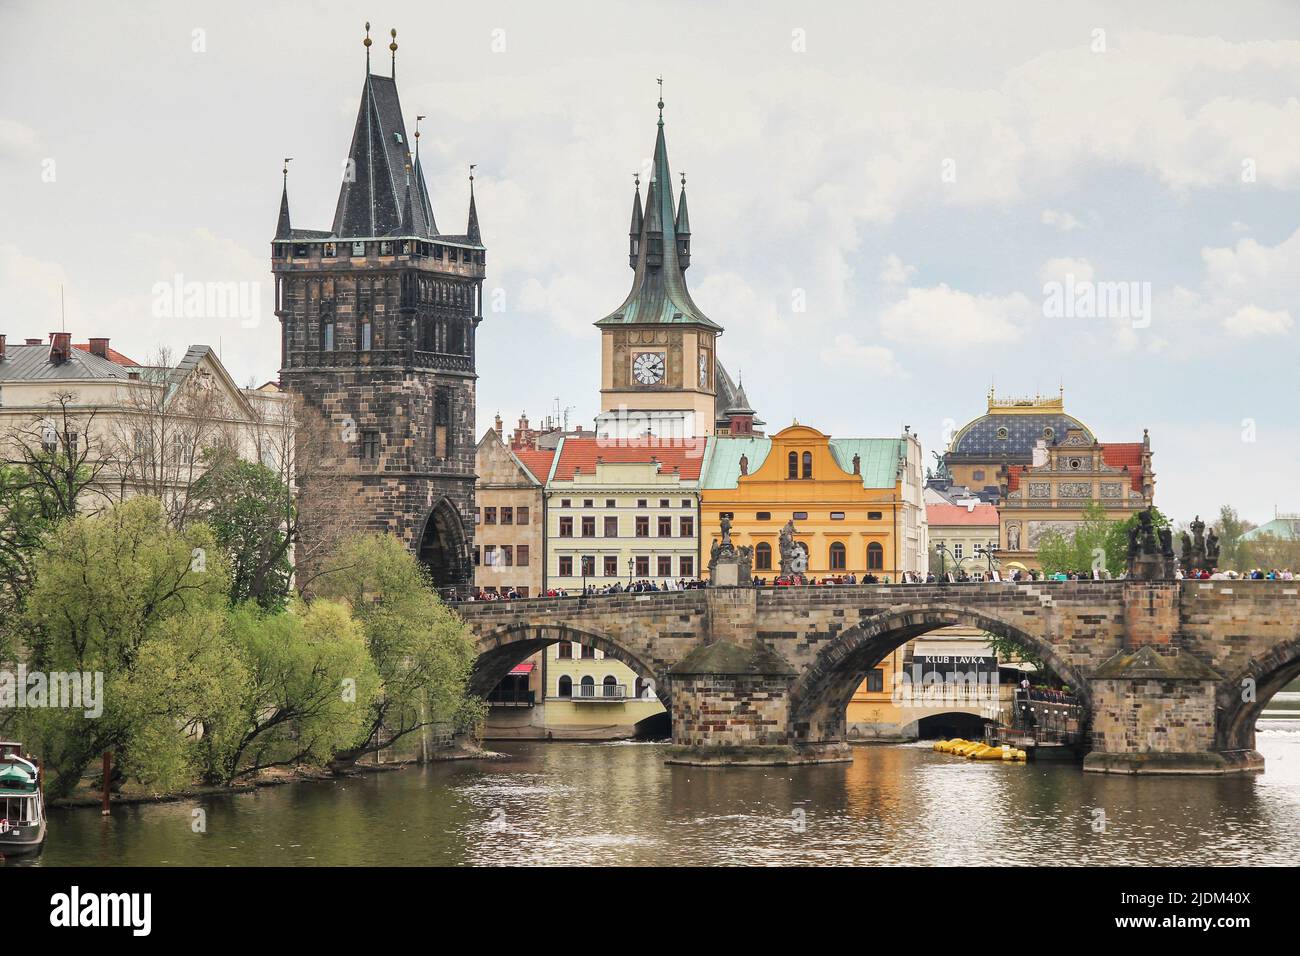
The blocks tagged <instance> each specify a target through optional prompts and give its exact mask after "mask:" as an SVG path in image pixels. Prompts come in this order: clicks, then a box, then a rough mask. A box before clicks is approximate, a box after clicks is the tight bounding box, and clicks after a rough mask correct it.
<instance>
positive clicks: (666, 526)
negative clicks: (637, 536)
mask: <svg viewBox="0 0 1300 956" xmlns="http://www.w3.org/2000/svg"><path fill="white" fill-rule="evenodd" d="M658 525H659V537H661V538H671V537H672V536H673V519H672V518H670V517H668V516H667V515H662V516H660V518H659V522H658Z"/></svg>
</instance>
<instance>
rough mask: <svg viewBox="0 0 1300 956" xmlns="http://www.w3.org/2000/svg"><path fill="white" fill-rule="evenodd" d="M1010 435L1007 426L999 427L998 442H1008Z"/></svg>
mask: <svg viewBox="0 0 1300 956" xmlns="http://www.w3.org/2000/svg"><path fill="white" fill-rule="evenodd" d="M1010 435H1011V433H1010V432H1009V431H1007V426H1006V425H1002V426H999V428H998V431H997V436H998V441H1006V440H1007V438H1009V437H1010Z"/></svg>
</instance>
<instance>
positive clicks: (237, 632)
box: [203, 600, 379, 783]
mask: <svg viewBox="0 0 1300 956" xmlns="http://www.w3.org/2000/svg"><path fill="white" fill-rule="evenodd" d="M230 634H231V638H232V641H233V643H234V645H235V648H236V649H237V652H238V654H239V655H240V657H241V658H242V660H243V662H244V664H245V667H246V672H247V678H246V680H245V681H244V682H243V683H242V684H241V686H240V688H239V690H238V702H237V705H236V706H235V707H234V708H227V709H223V710H221V711H219V712H218V713H216V714H214V715H212V716H210V717H209V718H208V719H206V720H205V721H204V731H205V733H204V739H203V750H204V769H205V777H206V779H207V780H208V781H209V782H212V783H230V782H232V781H234V780H236V779H238V778H240V777H247V776H251V775H253V774H255V773H258V772H260V771H262V770H265V769H267V768H269V767H282V766H293V765H297V764H303V763H307V764H317V765H321V764H324V763H326V762H328V761H329V760H330V759H331V758H332V757H333V756H334V754H335V753H336V752H338V751H340V750H346V749H349V748H353V747H356V746H357V745H359V744H361V743H363V742H364V740H365V737H366V735H367V733H368V732H369V730H370V713H371V707H372V704H373V700H374V695H375V692H376V691H377V689H378V685H379V677H378V675H377V674H376V673H375V668H374V665H373V663H372V662H371V660H370V656H369V653H368V652H367V649H366V643H365V637H364V635H363V633H362V629H361V626H360V625H359V624H358V623H357V622H356V621H355V620H353V618H352V617H351V615H350V613H349V611H348V608H347V607H346V605H344V604H342V603H340V602H337V601H325V600H319V601H315V602H313V603H312V605H311V606H310V607H307V606H306V605H304V604H303V603H302V602H298V603H296V604H295V605H294V606H293V607H292V608H291V609H290V610H289V611H288V612H286V613H280V614H274V615H267V614H264V613H262V612H261V611H259V610H257V609H256V608H255V607H253V606H252V605H246V606H244V607H242V608H237V609H235V610H234V612H233V613H232V614H231V616H230Z"/></svg>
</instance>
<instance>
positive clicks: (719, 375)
mask: <svg viewBox="0 0 1300 956" xmlns="http://www.w3.org/2000/svg"><path fill="white" fill-rule="evenodd" d="M713 385H714V391H715V393H716V396H717V397H716V400H715V402H714V406H713V407H714V417H715V418H716V419H717V421H718V423H719V424H724V423H726V422H727V420H728V417H727V416H728V413H729V412H737V413H739V414H742V415H743V414H747V415H755V414H756V413H755V411H754V410H753V409H752V408H750V407H749V399H748V398H746V397H745V390H744V389H743V388H741V387H740V386H738V385H736V383H735V382H734V381H732V378H731V376H730V375H728V374H727V370H726V369H725V368H723V367H722V362H721V361H720V360H718V359H714V362H713ZM754 424H755V425H765V424H767V423H766V422H762V421H759V420H758V419H757V418H755V419H754Z"/></svg>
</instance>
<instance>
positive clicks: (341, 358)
mask: <svg viewBox="0 0 1300 956" xmlns="http://www.w3.org/2000/svg"><path fill="white" fill-rule="evenodd" d="M369 29H370V27H369V24H367V25H366V30H367V36H366V40H365V44H366V78H365V82H364V84H363V86H362V90H361V108H360V110H359V111H358V113H357V121H356V128H355V129H354V131H353V133H352V146H351V149H350V151H349V154H348V159H347V162H346V164H345V166H344V171H343V185H342V188H341V189H340V190H339V198H338V206H337V209H336V211H335V213H334V225H333V228H331V229H329V230H314V229H295V228H293V227H292V226H291V224H290V221H289V200H288V188H287V179H288V177H287V171H286V177H285V179H286V184H285V191H284V192H283V193H282V195H281V198H280V218H279V223H278V226H277V228H276V233H275V239H274V240H273V242H272V244H271V249H272V252H271V271H272V272H273V273H274V275H275V306H276V311H275V314H276V315H277V316H278V317H279V319H280V322H281V362H280V382H281V385H282V386H283V387H284V388H286V389H287V390H289V391H291V392H294V393H296V394H297V395H300V396H301V397H302V398H303V399H304V400H305V404H306V405H307V406H308V412H309V413H311V412H314V413H316V414H315V415H314V416H312V417H313V418H315V417H317V416H318V417H319V427H321V428H322V429H324V430H327V431H333V432H335V434H336V436H337V438H336V440H335V442H334V445H333V447H334V448H336V449H338V451H337V452H336V453H333V454H331V455H329V456H327V457H323V458H322V459H320V460H319V461H312V462H307V463H305V464H302V463H301V462H302V457H303V456H302V454H301V453H300V456H299V457H300V469H299V471H300V474H299V488H300V494H301V495H302V496H304V498H305V499H308V500H310V496H311V495H312V494H313V481H314V480H315V479H317V478H321V477H322V476H327V479H322V480H320V481H317V482H316V490H317V493H318V494H319V493H321V492H322V491H327V494H328V496H329V497H330V499H331V500H330V501H329V503H328V506H327V507H326V508H325V510H326V511H327V512H330V513H331V520H334V521H338V522H342V523H343V524H344V525H345V526H346V527H347V529H348V530H353V529H355V530H357V531H380V532H390V533H392V534H396V535H397V536H399V537H400V538H401V539H402V540H404V541H405V542H407V544H408V545H409V546H410V547H411V548H412V549H413V550H414V551H415V552H416V553H417V554H418V555H419V557H420V560H421V561H422V562H423V563H424V564H425V566H426V567H427V568H428V569H429V571H430V573H431V575H432V576H433V580H434V583H435V584H436V585H437V586H438V587H440V588H464V587H468V586H469V584H470V582H471V580H472V573H473V569H472V565H471V562H470V553H471V549H472V547H473V528H474V523H473V514H474V450H475V442H474V435H473V429H474V383H475V379H476V375H475V372H474V337H475V331H476V329H477V327H478V324H479V322H480V321H482V308H481V305H482V289H483V278H484V274H485V261H486V253H485V251H484V247H483V244H482V242H481V241H480V237H479V226H478V213H477V210H476V208H475V205H474V193H473V176H472V175H471V177H470V200H469V221H468V226H467V228H466V231H465V233H464V234H463V235H445V234H442V233H440V232H439V231H438V227H437V224H436V223H435V221H434V215H433V206H432V204H431V203H430V201H429V193H428V188H427V186H426V185H425V181H424V173H423V170H422V169H421V166H420V158H419V136H420V133H419V129H418V121H417V129H416V139H415V151H414V155H412V153H411V152H409V150H410V148H411V144H410V141H409V140H408V139H407V137H406V126H405V123H404V121H403V118H402V109H401V104H400V103H399V101H398V98H397V84H396V82H395V79H394V78H393V77H391V76H389V77H385V76H376V75H372V74H371V72H370V42H371V41H370V37H369ZM390 49H391V50H392V51H393V53H394V59H396V49H397V44H396V33H395V31H394V42H393V43H392V45H391V46H390ZM394 72H395V71H394ZM286 170H287V166H286ZM471 170H472V167H471ZM300 447H301V440H300ZM317 504H318V505H319V504H320V502H317ZM310 530H311V529H310V528H307V529H305V531H306V532H308V533H310Z"/></svg>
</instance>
